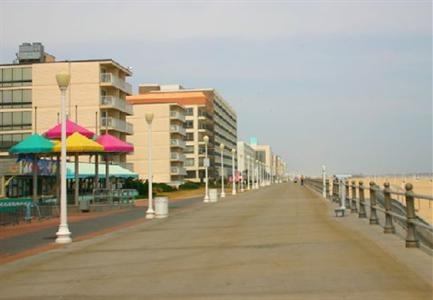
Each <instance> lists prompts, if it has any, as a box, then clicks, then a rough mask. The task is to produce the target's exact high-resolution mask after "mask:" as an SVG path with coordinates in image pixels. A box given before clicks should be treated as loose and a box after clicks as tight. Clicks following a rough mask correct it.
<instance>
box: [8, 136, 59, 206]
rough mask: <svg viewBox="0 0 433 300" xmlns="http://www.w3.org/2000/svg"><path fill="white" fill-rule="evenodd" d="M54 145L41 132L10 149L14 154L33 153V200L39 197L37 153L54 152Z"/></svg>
mask: <svg viewBox="0 0 433 300" xmlns="http://www.w3.org/2000/svg"><path fill="white" fill-rule="evenodd" d="M53 147H54V144H53V143H52V142H51V141H50V140H48V139H46V138H44V137H43V136H40V135H39V134H32V135H31V136H29V137H28V138H25V139H24V140H22V141H21V142H19V143H18V144H16V145H15V146H13V147H11V148H10V149H9V152H10V153H12V154H33V197H32V198H33V201H36V200H37V197H38V195H37V194H38V189H37V183H38V178H37V171H38V168H37V161H38V157H37V155H38V153H48V152H52V150H53Z"/></svg>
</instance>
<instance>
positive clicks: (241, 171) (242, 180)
mask: <svg viewBox="0 0 433 300" xmlns="http://www.w3.org/2000/svg"><path fill="white" fill-rule="evenodd" d="M239 156H240V160H241V161H242V170H238V171H239V173H240V174H241V193H243V192H244V171H245V160H244V159H243V158H244V156H243V155H242V153H241V154H240V155H239ZM238 168H239V162H238Z"/></svg>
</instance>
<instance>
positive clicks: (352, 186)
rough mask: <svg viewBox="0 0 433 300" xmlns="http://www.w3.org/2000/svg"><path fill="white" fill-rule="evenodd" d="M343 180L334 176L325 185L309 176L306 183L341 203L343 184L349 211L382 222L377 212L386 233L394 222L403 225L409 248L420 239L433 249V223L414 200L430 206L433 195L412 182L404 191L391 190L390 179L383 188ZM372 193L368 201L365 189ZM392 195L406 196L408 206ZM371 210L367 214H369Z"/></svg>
mask: <svg viewBox="0 0 433 300" xmlns="http://www.w3.org/2000/svg"><path fill="white" fill-rule="evenodd" d="M340 183H341V180H338V179H336V178H334V179H333V180H332V181H330V180H329V179H326V181H325V184H326V186H325V187H324V186H323V179H322V178H320V179H318V178H306V179H305V185H306V186H307V187H309V188H311V189H312V190H314V191H316V192H318V193H320V194H322V193H323V190H325V194H326V198H327V199H329V200H330V201H332V202H335V203H337V204H339V203H341V195H342V194H343V193H341V192H342V191H340V188H341V187H344V189H345V193H344V195H345V199H344V203H345V208H346V209H347V210H348V211H350V213H353V214H358V217H359V218H364V219H365V218H368V220H369V224H370V225H379V218H378V215H377V212H381V213H383V215H384V221H383V233H385V234H390V233H391V234H394V233H396V228H395V224H396V223H397V224H398V225H400V226H401V227H402V228H403V230H405V233H406V237H405V245H406V247H407V248H415V247H419V246H420V242H421V243H422V244H423V245H425V246H427V247H428V248H430V249H433V226H432V224H429V223H428V222H426V221H425V220H423V219H422V218H421V217H420V216H418V215H417V213H416V209H415V199H417V200H419V201H429V207H431V203H432V201H433V197H432V196H428V195H421V194H416V193H415V192H414V191H413V185H412V184H411V183H406V185H405V191H404V192H401V191H396V190H393V189H391V187H390V184H389V182H385V183H384V185H383V187H380V186H379V185H377V184H376V183H375V182H374V181H370V182H369V184H368V187H367V186H365V185H364V182H363V181H362V180H359V181H358V182H357V181H355V180H352V181H350V180H343V182H342V183H343V184H342V185H340ZM366 191H368V193H369V198H368V200H369V201H366V198H365V192H366ZM393 196H403V197H404V200H405V205H403V204H402V203H401V202H399V201H397V200H395V199H393ZM367 212H368V213H367Z"/></svg>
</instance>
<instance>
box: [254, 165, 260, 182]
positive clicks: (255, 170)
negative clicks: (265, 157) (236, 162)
mask: <svg viewBox="0 0 433 300" xmlns="http://www.w3.org/2000/svg"><path fill="white" fill-rule="evenodd" d="M254 167H255V168H254V175H255V177H256V180H255V181H254V182H255V186H256V189H258V188H259V160H258V159H256V164H255V165H254Z"/></svg>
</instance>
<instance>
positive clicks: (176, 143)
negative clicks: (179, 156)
mask: <svg viewBox="0 0 433 300" xmlns="http://www.w3.org/2000/svg"><path fill="white" fill-rule="evenodd" d="M170 145H171V146H172V147H179V148H185V141H182V140H179V139H171V140H170Z"/></svg>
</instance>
